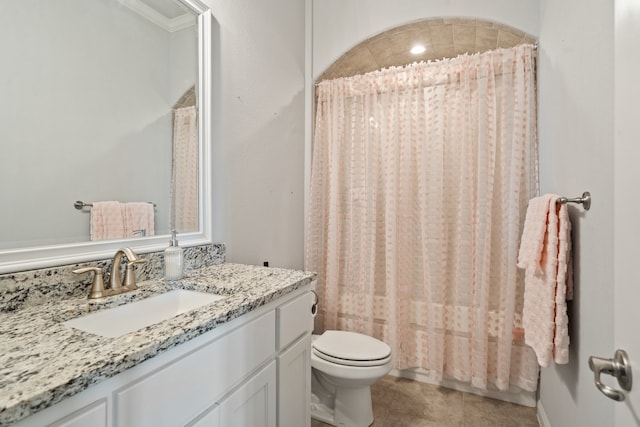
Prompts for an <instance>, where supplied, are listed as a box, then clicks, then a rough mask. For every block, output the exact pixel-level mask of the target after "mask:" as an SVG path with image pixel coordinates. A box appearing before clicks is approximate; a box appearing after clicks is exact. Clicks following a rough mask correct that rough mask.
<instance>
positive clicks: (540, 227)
mask: <svg viewBox="0 0 640 427" xmlns="http://www.w3.org/2000/svg"><path fill="white" fill-rule="evenodd" d="M558 199H559V196H557V195H553V194H545V195H544V196H540V197H535V198H533V199H531V200H530V201H529V207H528V208H527V215H526V218H525V223H524V229H523V232H522V241H521V243H520V252H519V254H518V267H520V268H524V269H525V285H524V286H525V288H524V307H523V314H522V316H523V319H522V323H523V326H524V337H525V343H526V344H528V345H529V346H531V348H532V349H533V350H534V352H535V353H536V357H537V359H538V363H539V364H540V366H545V367H546V366H549V365H550V364H551V362H552V361H553V362H555V363H558V364H563V363H568V361H569V322H568V317H567V300H571V299H572V298H573V280H572V279H573V278H572V271H571V223H570V221H569V214H568V211H567V206H566V205H564V204H559V203H557V200H558Z"/></svg>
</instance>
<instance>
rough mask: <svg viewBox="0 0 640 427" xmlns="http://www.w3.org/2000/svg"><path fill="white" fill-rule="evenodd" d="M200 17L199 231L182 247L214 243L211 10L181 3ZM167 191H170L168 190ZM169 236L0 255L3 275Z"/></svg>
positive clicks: (148, 246) (160, 245) (196, 2)
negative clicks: (212, 221) (212, 208)
mask: <svg viewBox="0 0 640 427" xmlns="http://www.w3.org/2000/svg"><path fill="white" fill-rule="evenodd" d="M177 1H179V2H180V3H182V4H183V5H184V6H186V7H187V8H188V9H190V10H191V11H193V12H194V13H196V14H197V15H198V149H199V157H198V168H199V170H200V173H199V174H198V175H199V176H198V200H199V202H200V203H199V206H198V230H199V231H197V232H193V233H184V234H180V235H179V241H180V245H181V246H183V247H186V246H196V245H204V244H210V243H212V238H211V158H210V156H211V154H210V153H211V66H212V64H211V53H212V52H211V46H212V40H211V27H212V19H213V18H212V15H211V10H210V8H209V6H207V5H206V4H205V3H203V2H202V1H200V0H177ZM167 191H169V189H168V188H167ZM169 240H170V236H169V235H159V236H149V237H145V238H133V239H118V240H108V241H100V242H96V241H88V242H79V243H71V244H65V245H51V246H40V247H31V248H19V249H7V250H2V251H0V274H3V273H12V272H17V271H25V270H34V269H38V268H46V267H53V266H60V265H66V264H75V263H80V262H87V261H95V260H102V259H109V258H111V257H112V256H113V254H114V253H115V252H116V251H117V250H118V249H119V248H121V247H123V246H127V247H130V248H131V249H133V250H134V251H135V252H136V253H139V254H142V253H149V252H157V251H161V250H164V249H165V248H166V247H167V246H168V244H169Z"/></svg>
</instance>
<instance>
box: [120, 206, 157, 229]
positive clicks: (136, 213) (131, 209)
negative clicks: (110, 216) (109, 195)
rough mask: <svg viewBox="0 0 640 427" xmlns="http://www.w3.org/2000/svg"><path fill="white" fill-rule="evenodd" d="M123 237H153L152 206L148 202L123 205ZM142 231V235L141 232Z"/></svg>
mask: <svg viewBox="0 0 640 427" xmlns="http://www.w3.org/2000/svg"><path fill="white" fill-rule="evenodd" d="M122 206H123V208H124V221H125V222H124V237H141V236H143V235H144V236H153V235H154V234H155V229H154V211H153V204H152V203H148V202H130V203H124V204H123V205H122ZM142 230H144V233H143V232H142Z"/></svg>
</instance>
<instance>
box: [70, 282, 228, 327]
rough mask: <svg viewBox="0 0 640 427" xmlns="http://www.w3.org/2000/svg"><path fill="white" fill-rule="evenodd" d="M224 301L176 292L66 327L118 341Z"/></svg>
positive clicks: (99, 313)
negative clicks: (180, 315)
mask: <svg viewBox="0 0 640 427" xmlns="http://www.w3.org/2000/svg"><path fill="white" fill-rule="evenodd" d="M221 299H224V297H221V296H219V295H214V294H208V293H204V292H196V291H187V290H184V289H176V290H174V291H170V292H167V293H164V294H161V295H157V296H153V297H150V298H147V299H144V300H141V301H136V302H132V303H129V304H124V305H121V306H119V307H115V308H109V309H106V310H101V311H98V312H95V313H93V314H88V315H86V316H82V317H78V318H76V319H72V320H68V321H66V322H64V323H63V324H64V325H65V326H68V327H71V328H76V329H80V330H81V331H85V332H90V333H92V334H96V335H101V336H103V337H107V338H116V337H119V336H122V335H125V334H128V333H129V332H134V331H137V330H138V329H142V328H144V327H147V326H149V325H153V324H154V323H158V322H162V321H163V320H168V319H171V318H172V317H174V316H177V315H178V314H182V313H186V312H187V311H189V310H193V309H194V308H198V307H202V306H203V305H207V304H210V303H212V302H214V301H218V300H221Z"/></svg>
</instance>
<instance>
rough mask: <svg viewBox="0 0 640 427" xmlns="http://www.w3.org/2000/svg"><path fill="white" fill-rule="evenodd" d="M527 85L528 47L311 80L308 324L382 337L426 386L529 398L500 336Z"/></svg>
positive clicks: (515, 302) (515, 234)
mask: <svg viewBox="0 0 640 427" xmlns="http://www.w3.org/2000/svg"><path fill="white" fill-rule="evenodd" d="M535 90H536V89H535V60H534V48H533V46H531V45H521V46H517V47H515V48H512V49H500V50H496V51H490V52H486V53H482V54H475V55H464V56H461V57H458V58H454V59H450V60H443V61H439V62H432V63H420V64H413V65H410V66H407V67H403V68H392V69H387V70H382V71H377V72H373V73H368V74H366V75H361V76H355V77H351V78H342V79H336V80H331V81H324V82H322V83H320V85H319V86H318V103H317V114H316V124H315V134H314V141H313V159H312V172H311V197H310V210H309V212H310V213H309V224H308V227H307V248H306V268H307V269H309V270H315V271H317V272H318V273H319V282H318V294H319V297H320V307H321V311H320V314H319V316H318V323H317V329H318V330H319V331H322V330H324V329H342V330H350V331H357V332H361V333H365V334H369V335H372V336H375V337H377V338H379V339H382V340H384V341H385V342H387V343H388V344H389V345H390V346H391V348H392V351H393V355H394V360H395V367H396V368H398V369H404V368H423V369H426V370H427V371H428V375H429V376H430V378H431V379H432V380H434V381H440V380H442V379H443V378H452V379H456V380H459V381H463V382H467V383H471V385H473V386H475V387H479V388H482V389H485V388H486V387H487V385H488V384H493V385H494V386H495V387H497V388H498V389H500V390H505V389H508V388H510V387H515V388H520V389H524V390H530V391H532V390H535V389H536V387H537V376H538V365H537V363H536V361H535V357H534V355H533V353H532V352H531V350H530V349H529V348H528V347H526V346H525V345H524V343H522V342H521V341H520V340H514V339H513V336H512V332H513V330H514V328H517V327H519V326H521V312H522V295H523V283H522V275H521V274H520V273H519V272H518V270H517V268H516V258H517V249H518V245H519V238H520V233H521V230H522V225H523V221H524V214H525V209H526V204H527V201H528V200H529V198H531V197H532V196H534V195H535V194H536V193H537V139H536V102H535Z"/></svg>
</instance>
